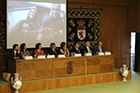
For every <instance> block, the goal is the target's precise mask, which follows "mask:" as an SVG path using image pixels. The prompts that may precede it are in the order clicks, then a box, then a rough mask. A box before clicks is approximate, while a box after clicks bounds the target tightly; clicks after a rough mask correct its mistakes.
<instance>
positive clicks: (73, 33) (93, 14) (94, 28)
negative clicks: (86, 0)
mask: <svg viewBox="0 0 140 93" xmlns="http://www.w3.org/2000/svg"><path fill="white" fill-rule="evenodd" d="M67 26H68V32H67V42H68V47H69V48H70V49H71V48H72V46H73V43H74V42H79V43H80V44H81V48H82V47H83V46H84V44H85V41H89V42H90V43H91V47H95V46H96V45H97V43H98V41H99V40H100V34H99V33H100V10H97V9H72V8H69V9H68V25H67Z"/></svg>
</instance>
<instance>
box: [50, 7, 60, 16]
mask: <svg viewBox="0 0 140 93" xmlns="http://www.w3.org/2000/svg"><path fill="white" fill-rule="evenodd" d="M50 16H51V17H52V18H56V17H58V16H60V4H53V5H52V7H51V11H50Z"/></svg>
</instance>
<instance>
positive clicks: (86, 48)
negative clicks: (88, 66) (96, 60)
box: [83, 41, 93, 54]
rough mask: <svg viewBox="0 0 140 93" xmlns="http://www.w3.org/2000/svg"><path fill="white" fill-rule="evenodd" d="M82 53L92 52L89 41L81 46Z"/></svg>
mask: <svg viewBox="0 0 140 93" xmlns="http://www.w3.org/2000/svg"><path fill="white" fill-rule="evenodd" d="M83 53H92V54H93V49H92V47H90V42H89V41H87V42H86V46H85V47H84V48H83Z"/></svg>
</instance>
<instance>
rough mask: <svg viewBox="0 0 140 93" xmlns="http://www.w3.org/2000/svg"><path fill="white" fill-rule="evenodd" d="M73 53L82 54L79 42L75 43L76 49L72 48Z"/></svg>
mask: <svg viewBox="0 0 140 93" xmlns="http://www.w3.org/2000/svg"><path fill="white" fill-rule="evenodd" d="M72 52H74V53H76V54H80V53H81V51H80V49H79V44H78V42H75V43H74V47H73V48H72Z"/></svg>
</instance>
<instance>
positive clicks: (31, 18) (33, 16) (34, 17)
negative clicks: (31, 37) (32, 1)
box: [26, 8, 39, 29]
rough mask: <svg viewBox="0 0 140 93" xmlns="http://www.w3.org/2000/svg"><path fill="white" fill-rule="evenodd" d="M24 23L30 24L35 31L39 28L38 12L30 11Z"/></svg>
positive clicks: (32, 9)
mask: <svg viewBox="0 0 140 93" xmlns="http://www.w3.org/2000/svg"><path fill="white" fill-rule="evenodd" d="M26 21H27V22H30V23H32V24H33V25H34V28H35V29H36V28H37V27H38V26H39V18H38V10H37V9H36V8H31V9H30V11H29V12H28V16H27V18H26Z"/></svg>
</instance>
